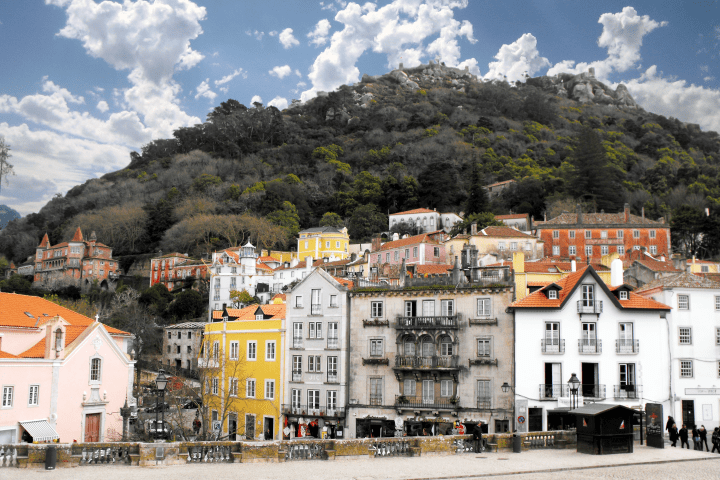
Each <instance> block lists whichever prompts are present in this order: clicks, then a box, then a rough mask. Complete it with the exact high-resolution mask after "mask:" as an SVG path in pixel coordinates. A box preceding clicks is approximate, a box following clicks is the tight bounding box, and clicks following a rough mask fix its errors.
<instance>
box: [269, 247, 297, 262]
mask: <svg viewBox="0 0 720 480" xmlns="http://www.w3.org/2000/svg"><path fill="white" fill-rule="evenodd" d="M260 256H262V257H268V256H269V257H272V258H274V259H275V260H277V261H278V262H292V261H293V260H294V259H296V258H297V253H296V252H280V251H277V250H271V251H270V252H269V253H268V251H267V250H262V251H261V254H260Z"/></svg>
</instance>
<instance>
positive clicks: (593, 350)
mask: <svg viewBox="0 0 720 480" xmlns="http://www.w3.org/2000/svg"><path fill="white" fill-rule="evenodd" d="M578 352H580V353H585V354H589V355H595V354H598V353H602V340H598V339H596V338H583V339H580V340H578Z"/></svg>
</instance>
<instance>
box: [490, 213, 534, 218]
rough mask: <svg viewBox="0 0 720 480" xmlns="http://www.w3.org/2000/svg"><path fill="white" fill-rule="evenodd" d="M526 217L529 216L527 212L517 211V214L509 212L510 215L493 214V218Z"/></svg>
mask: <svg viewBox="0 0 720 480" xmlns="http://www.w3.org/2000/svg"><path fill="white" fill-rule="evenodd" d="M528 217H529V214H527V213H518V214H514V213H513V214H510V215H495V218H496V219H497V220H510V219H512V218H518V219H519V218H522V219H525V218H528Z"/></svg>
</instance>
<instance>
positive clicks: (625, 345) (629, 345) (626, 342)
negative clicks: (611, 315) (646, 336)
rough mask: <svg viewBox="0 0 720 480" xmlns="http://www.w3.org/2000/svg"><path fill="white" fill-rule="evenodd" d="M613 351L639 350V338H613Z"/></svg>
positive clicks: (628, 351)
mask: <svg viewBox="0 0 720 480" xmlns="http://www.w3.org/2000/svg"><path fill="white" fill-rule="evenodd" d="M615 351H616V352H617V353H638V352H639V351H640V340H633V339H628V338H620V339H617V340H615Z"/></svg>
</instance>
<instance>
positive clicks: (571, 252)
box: [568, 245, 577, 255]
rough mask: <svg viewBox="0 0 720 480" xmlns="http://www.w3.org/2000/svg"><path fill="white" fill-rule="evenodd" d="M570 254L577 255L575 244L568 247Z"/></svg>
mask: <svg viewBox="0 0 720 480" xmlns="http://www.w3.org/2000/svg"><path fill="white" fill-rule="evenodd" d="M568 255H577V249H576V248H575V245H570V246H569V247H568Z"/></svg>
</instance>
